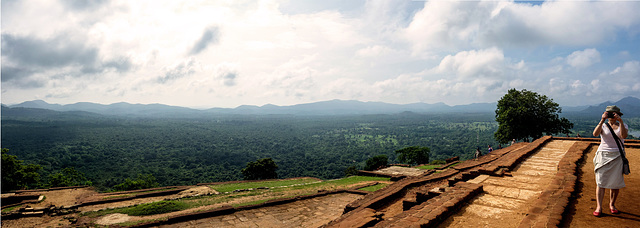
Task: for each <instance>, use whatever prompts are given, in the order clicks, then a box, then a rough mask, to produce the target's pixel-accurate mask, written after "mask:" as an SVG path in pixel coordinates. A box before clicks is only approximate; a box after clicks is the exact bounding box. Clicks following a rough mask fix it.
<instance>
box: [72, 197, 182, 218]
mask: <svg viewBox="0 0 640 228" xmlns="http://www.w3.org/2000/svg"><path fill="white" fill-rule="evenodd" d="M189 208H190V207H189V205H188V204H187V203H184V202H180V201H175V200H171V201H158V202H153V203H145V204H140V205H136V206H131V207H124V208H115V209H110V210H102V211H92V212H87V213H85V214H84V215H85V216H89V217H94V218H95V217H99V216H103V215H108V214H113V213H121V214H127V215H130V216H144V215H156V214H164V213H169V212H174V211H181V210H185V209H189Z"/></svg>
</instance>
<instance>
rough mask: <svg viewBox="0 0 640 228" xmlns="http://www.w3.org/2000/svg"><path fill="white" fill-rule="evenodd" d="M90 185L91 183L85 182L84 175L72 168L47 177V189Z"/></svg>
mask: <svg viewBox="0 0 640 228" xmlns="http://www.w3.org/2000/svg"><path fill="white" fill-rule="evenodd" d="M80 185H91V181H89V180H87V178H86V177H85V176H84V173H81V172H80V171H77V170H76V169H75V168H73V167H67V168H64V169H62V171H60V172H57V173H54V174H51V175H49V187H67V186H80Z"/></svg>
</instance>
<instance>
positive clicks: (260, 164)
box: [242, 158, 278, 180]
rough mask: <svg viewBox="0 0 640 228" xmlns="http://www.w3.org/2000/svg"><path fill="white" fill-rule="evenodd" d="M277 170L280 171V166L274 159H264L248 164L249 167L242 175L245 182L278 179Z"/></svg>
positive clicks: (243, 170)
mask: <svg viewBox="0 0 640 228" xmlns="http://www.w3.org/2000/svg"><path fill="white" fill-rule="evenodd" d="M276 170H278V165H276V162H274V161H273V159H271V158H263V159H258V160H257V161H254V162H249V163H247V167H246V168H244V169H242V175H243V176H244V179H245V180H266V179H277V178H278V173H276Z"/></svg>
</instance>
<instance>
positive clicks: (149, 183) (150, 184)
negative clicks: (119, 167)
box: [113, 174, 160, 191]
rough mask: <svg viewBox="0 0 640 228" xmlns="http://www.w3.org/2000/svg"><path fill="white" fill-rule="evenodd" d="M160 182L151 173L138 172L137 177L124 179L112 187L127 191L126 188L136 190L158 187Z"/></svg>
mask: <svg viewBox="0 0 640 228" xmlns="http://www.w3.org/2000/svg"><path fill="white" fill-rule="evenodd" d="M159 186H160V184H158V182H157V181H156V178H155V177H154V176H153V175H151V174H146V175H145V174H138V177H137V178H136V179H134V180H132V179H129V178H127V179H125V180H124V182H123V183H120V184H118V185H116V186H113V189H115V190H117V191H128V190H137V189H145V188H156V187H159Z"/></svg>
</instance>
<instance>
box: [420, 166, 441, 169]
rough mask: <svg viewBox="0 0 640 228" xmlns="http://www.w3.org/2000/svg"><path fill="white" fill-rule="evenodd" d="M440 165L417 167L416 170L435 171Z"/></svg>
mask: <svg viewBox="0 0 640 228" xmlns="http://www.w3.org/2000/svg"><path fill="white" fill-rule="evenodd" d="M440 166H442V165H423V166H418V167H417V168H418V169H435V168H438V167H440Z"/></svg>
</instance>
